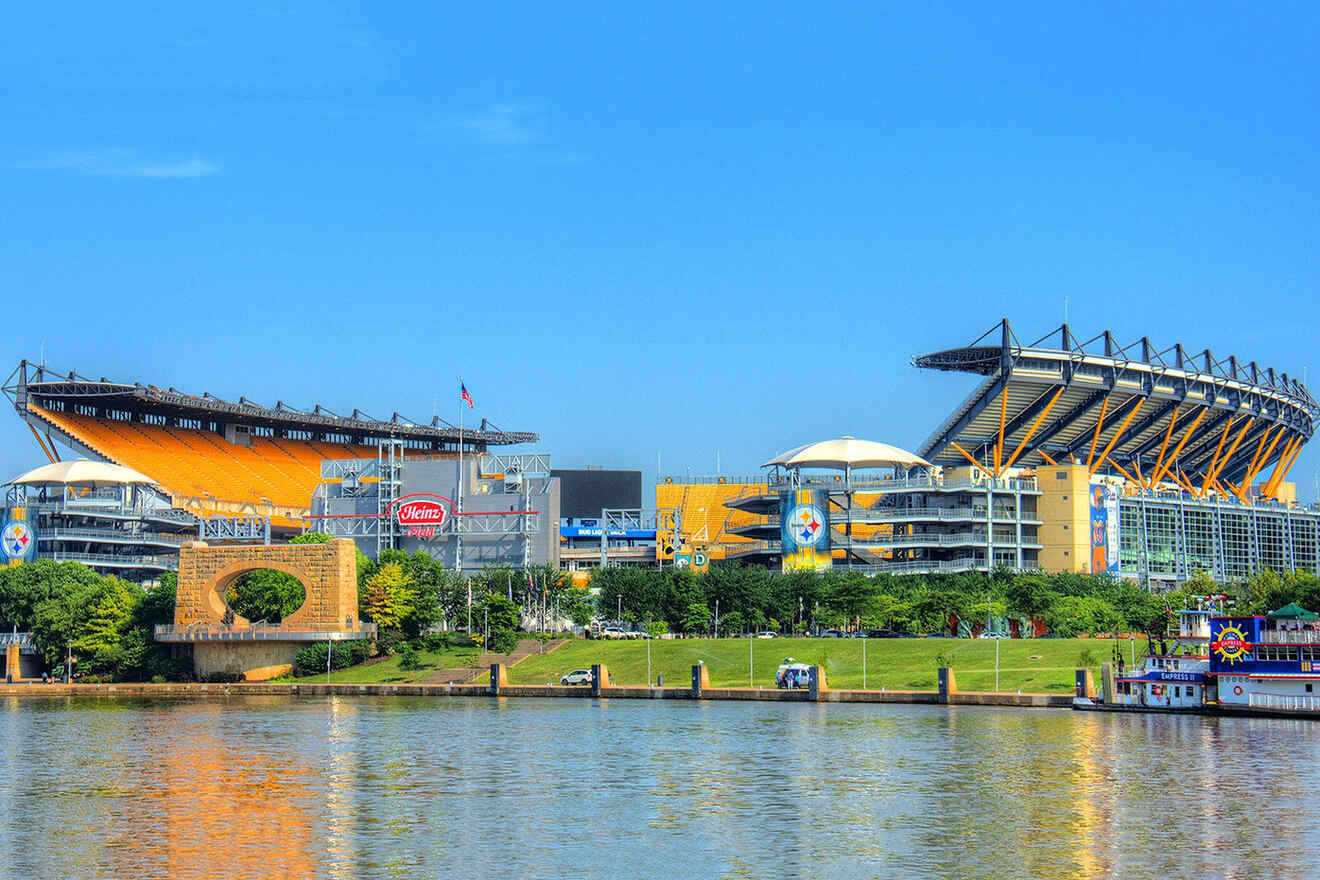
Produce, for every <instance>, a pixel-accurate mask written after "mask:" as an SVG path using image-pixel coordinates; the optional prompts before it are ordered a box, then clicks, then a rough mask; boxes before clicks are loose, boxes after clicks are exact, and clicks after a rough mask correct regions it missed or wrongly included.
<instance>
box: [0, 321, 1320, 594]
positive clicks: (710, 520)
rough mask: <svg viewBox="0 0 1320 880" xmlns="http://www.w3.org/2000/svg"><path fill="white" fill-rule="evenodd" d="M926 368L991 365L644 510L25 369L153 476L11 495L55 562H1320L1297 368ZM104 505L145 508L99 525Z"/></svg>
mask: <svg viewBox="0 0 1320 880" xmlns="http://www.w3.org/2000/svg"><path fill="white" fill-rule="evenodd" d="M913 363H914V365H915V366H917V367H919V368H922V369H934V370H942V371H955V372H965V373H969V374H971V375H973V376H977V377H980V378H979V381H978V382H977V383H976V385H975V387H974V388H973V389H972V390H971V393H970V394H969V395H968V396H967V397H966V398H965V399H964V400H963V401H962V402H961V403H959V404H958V406H957V407H955V408H954V409H953V410H952V411H951V412H950V413H949V415H948V416H947V417H946V418H944V419H943V420H942V421H941V422H940V424H939V425H938V426H937V427H936V428H935V430H934V431H933V432H932V433H931V434H930V436H929V437H928V438H927V439H926V440H925V441H924V442H923V443H922V444H921V445H920V446H918V447H917V448H916V449H915V451H912V452H907V451H905V450H902V449H898V448H896V447H892V446H887V445H885V444H876V443H869V442H868V441H860V440H854V439H853V438H839V439H837V440H828V441H824V442H822V443H818V444H810V445H809V446H806V447H799V448H797V449H793V450H789V451H788V452H785V453H782V454H781V455H779V456H776V457H775V458H773V459H771V460H769V461H767V462H766V465H765V469H764V472H763V473H762V474H758V475H754V476H744V477H725V476H715V477H698V478H695V479H692V478H689V479H681V478H676V477H668V478H662V479H660V480H658V482H657V486H656V494H655V504H654V507H647V508H645V509H644V508H643V507H642V505H641V501H640V492H639V491H635V483H636V482H639V481H640V476H639V475H638V474H637V472H635V471H634V472H603V471H602V472H596V471H592V470H587V471H568V472H555V471H552V470H551V468H550V460H549V456H547V455H544V454H539V453H510V452H507V451H497V452H495V451H492V450H493V449H497V448H498V447H503V446H511V445H516V444H525V443H530V442H533V441H535V440H536V439H537V437H536V435H535V434H531V433H525V432H510V431H504V430H501V429H499V428H497V427H495V426H494V425H492V424H490V423H489V422H488V421H487V420H482V422H481V423H480V425H479V426H477V427H476V428H464V427H462V426H455V425H452V424H449V423H447V422H443V421H442V420H440V419H438V418H433V419H432V420H431V421H430V423H418V422H415V421H412V420H410V419H407V418H405V417H404V416H401V415H400V414H399V413H397V412H396V413H394V414H393V415H392V416H391V417H390V418H389V419H376V418H373V417H371V416H368V415H367V414H365V413H364V412H362V411H361V410H356V409H355V410H353V412H352V413H351V414H349V415H342V416H341V415H338V414H336V413H333V412H331V411H329V410H328V409H326V408H325V407H323V406H319V405H318V406H315V407H313V408H312V409H310V410H299V409H296V408H294V407H290V406H288V405H287V404H285V403H284V402H283V401H279V402H277V403H276V404H275V405H274V406H265V405H261V404H257V403H254V402H253V401H251V400H248V399H247V398H244V397H240V398H239V399H238V401H237V402H235V401H230V400H224V399H221V398H219V397H216V396H214V395H211V394H209V393H204V394H202V395H200V396H197V395H191V394H185V393H183V392H180V391H178V390H176V389H174V388H168V389H161V388H159V387H157V386H154V385H143V384H140V383H131V384H130V383H120V382H113V381H111V380H108V379H104V378H102V379H95V380H93V379H89V378H87V377H84V376H81V375H79V374H77V373H68V374H57V373H55V372H53V371H51V370H49V369H47V368H45V367H43V366H36V365H33V364H30V363H28V362H26V361H24V362H21V363H20V364H19V365H18V367H17V368H15V370H14V371H13V372H12V373H11V374H10V376H9V379H8V380H7V381H6V382H5V383H4V392H5V393H6V395H7V396H8V397H9V399H10V401H11V403H12V404H13V405H14V407H15V410H16V412H17V413H18V414H19V416H20V417H21V418H22V419H23V420H24V421H25V422H26V423H27V424H28V426H29V427H30V428H31V430H32V433H33V435H34V437H35V438H36V440H37V442H38V444H39V445H40V447H41V449H42V450H43V452H44V453H45V454H46V456H47V457H48V458H49V459H50V460H51V462H52V463H56V462H59V461H60V453H59V447H60V446H64V447H68V448H71V449H73V450H74V451H75V453H77V454H79V455H84V456H87V457H90V458H92V459H95V460H97V461H101V462H108V463H111V464H114V465H119V466H122V467H125V468H130V469H132V470H133V471H136V472H138V473H140V474H141V475H144V476H145V477H146V478H147V479H148V480H149V481H150V483H149V484H142V483H133V484H131V485H130V488H128V489H125V488H122V487H121V489H119V490H115V491H118V496H117V497H118V500H117V501H116V500H115V499H112V498H111V497H110V495H112V494H114V491H112V490H111V489H109V488H108V487H104V486H102V487H96V486H90V487H89V486H83V487H73V488H72V489H70V487H69V486H68V485H65V486H64V487H63V488H59V489H56V487H55V486H54V485H53V484H52V485H48V486H46V487H45V488H44V489H41V490H38V491H37V496H36V500H35V501H34V496H33V495H32V490H31V489H30V488H22V489H20V488H18V487H17V486H16V485H15V486H11V487H10V489H9V490H8V491H9V493H10V496H9V498H10V505H9V507H10V510H9V516H8V519H9V520H10V521H12V520H13V519H14V517H15V509H16V508H19V507H22V506H24V505H26V507H27V508H32V509H38V508H33V507H32V505H33V504H37V505H50V504H54V503H56V502H58V503H59V504H60V505H62V507H61V508H60V509H59V510H55V509H54V508H51V509H49V510H46V509H44V508H42V509H41V510H40V513H41V515H42V516H47V517H48V518H47V519H46V520H42V519H40V518H38V519H37V520H28V521H27V525H26V526H22V527H16V528H17V530H18V531H22V529H23V528H32V527H35V528H37V529H38V530H48V531H49V533H48V534H47V536H46V538H44V539H42V538H38V544H39V546H40V548H42V552H45V553H49V554H51V555H60V554H63V555H64V556H69V554H77V553H97V554H106V555H120V556H134V557H141V558H144V559H145V558H146V557H148V556H153V555H154V556H160V557H163V558H167V557H169V556H170V554H171V553H172V552H176V551H172V550H171V547H170V544H171V543H172V541H173V539H174V538H175V537H177V536H181V535H182V534H183V533H184V532H185V531H186V530H187V529H188V528H193V527H195V528H196V530H197V533H198V534H199V535H201V536H203V537H207V538H209V539H218V540H225V539H230V540H243V539H247V540H254V539H259V538H262V537H265V536H268V535H269V534H270V532H271V531H272V530H273V532H274V533H275V534H276V536H279V535H281V534H283V535H290V534H292V533H294V532H297V531H301V530H304V529H309V528H312V529H319V530H324V531H328V532H330V533H331V534H335V535H342V536H347V537H351V538H353V539H354V540H356V541H357V543H358V546H359V547H360V548H361V549H362V550H363V551H364V552H366V553H368V554H369V555H376V554H378V553H380V552H381V551H382V550H385V549H390V548H397V549H403V550H409V551H413V550H424V551H425V552H428V553H430V554H431V555H433V556H435V557H436V558H439V559H442V560H444V561H446V562H447V563H449V564H452V565H454V566H456V567H458V568H460V569H465V570H470V569H474V568H480V567H482V566H484V565H488V564H510V565H514V566H520V565H527V564H538V563H542V564H551V565H560V564H562V565H565V566H567V567H589V566H592V565H594V564H602V563H604V564H642V565H651V564H659V565H664V564H673V565H692V566H694V567H697V568H700V567H702V566H703V565H705V564H706V563H707V562H708V561H709V560H712V559H729V560H739V561H743V562H748V563H754V564H764V565H768V566H771V567H776V568H788V569H792V568H801V567H811V568H818V569H819V568H825V567H829V568H839V567H842V568H847V569H853V570H860V571H864V572H895V573H902V572H912V573H916V572H942V571H967V570H980V571H989V570H991V569H993V568H996V567H1000V566H1007V567H1010V568H1015V569H1035V568H1040V569H1045V570H1049V571H1074V572H1109V573H1113V574H1116V575H1119V576H1122V577H1126V578H1131V579H1134V580H1138V581H1140V582H1142V583H1148V584H1151V585H1156V586H1158V585H1161V584H1166V583H1174V582H1178V581H1181V580H1184V579H1186V578H1187V577H1189V576H1190V575H1191V574H1192V573H1193V572H1195V571H1196V570H1198V569H1203V570H1205V571H1208V572H1210V573H1211V574H1213V575H1214V576H1215V577H1216V578H1218V579H1221V580H1236V579H1240V578H1243V577H1247V576H1249V575H1251V574H1252V573H1254V572H1258V571H1261V570H1263V569H1266V568H1269V569H1276V570H1284V569H1293V568H1298V569H1305V570H1308V571H1316V572H1317V573H1320V511H1318V510H1317V509H1316V508H1315V507H1302V506H1300V505H1298V504H1297V503H1296V489H1295V486H1294V485H1293V484H1292V483H1290V482H1289V481H1288V479H1287V477H1288V473H1289V469H1290V468H1291V466H1292V464H1293V462H1295V461H1296V459H1297V456H1298V455H1299V453H1300V451H1301V449H1302V447H1303V445H1304V444H1305V443H1306V442H1307V441H1308V440H1309V439H1310V438H1311V436H1312V433H1313V430H1314V421H1315V418H1316V415H1317V411H1318V409H1320V407H1318V406H1317V403H1316V401H1315V400H1314V399H1313V398H1312V397H1311V395H1310V394H1309V392H1308V391H1307V389H1306V388H1305V387H1304V386H1303V385H1302V383H1300V382H1298V381H1296V380H1295V379H1292V378H1290V377H1289V376H1288V375H1287V374H1286V373H1279V372H1276V371H1275V370H1274V369H1271V368H1261V367H1259V366H1258V365H1257V364H1256V363H1255V362H1245V363H1244V362H1241V361H1239V360H1238V359H1237V358H1236V357H1228V358H1226V359H1221V358H1219V357H1217V356H1216V355H1214V354H1213V353H1212V352H1211V351H1209V350H1208V349H1207V350H1202V351H1200V352H1195V353H1193V352H1190V351H1188V350H1186V349H1184V348H1183V346H1181V345H1173V346H1169V347H1167V348H1162V349H1160V348H1158V347H1157V346H1155V345H1153V344H1152V343H1151V342H1150V340H1149V339H1147V338H1142V339H1139V340H1137V341H1136V342H1133V343H1131V344H1129V345H1120V344H1119V343H1118V342H1117V341H1116V339H1115V337H1114V335H1113V334H1111V333H1109V332H1105V333H1101V334H1099V335H1097V336H1095V337H1092V338H1090V339H1087V340H1085V341H1082V340H1079V339H1078V337H1076V336H1075V335H1074V334H1073V333H1072V331H1071V329H1070V328H1069V327H1068V326H1066V325H1065V326H1063V327H1060V328H1059V329H1058V330H1057V331H1054V332H1053V333H1051V334H1048V335H1047V336H1045V337H1042V338H1041V339H1038V340H1035V341H1034V342H1031V343H1029V344H1022V343H1021V341H1020V340H1019V339H1018V338H1017V336H1016V335H1015V333H1014V331H1013V328H1012V327H1011V326H1010V324H1009V323H1008V321H1007V320H1004V321H1001V322H1000V323H999V324H997V325H996V326H995V327H994V328H993V329H992V330H991V331H990V332H988V333H987V334H984V335H983V336H982V337H980V338H979V339H977V340H975V341H973V342H972V343H971V344H969V345H965V346H960V347H958V348H951V349H946V350H943V351H939V352H935V353H932V354H928V355H923V356H920V357H917V358H915V359H914V361H913ZM565 487H568V488H567V489H566V488H565ZM42 492H44V493H45V495H44V496H42V495H41V493H42ZM57 494H58V496H59V497H58V498H56V497H55V496H56V495H57ZM101 495H104V496H105V497H103V498H102V497H100V496H101ZM92 500H96V501H98V502H105V505H103V506H105V507H106V509H109V507H110V506H113V505H112V504H111V503H110V502H114V504H118V505H120V509H119V510H118V512H119V513H123V514H129V513H131V514H132V515H133V516H134V517H137V518H136V519H132V518H128V517H121V519H120V522H122V523H124V524H123V525H120V524H115V523H112V522H111V521H110V520H109V519H107V517H106V516H99V517H93V514H92V513H91V512H90V511H89V510H88V507H89V503H88V502H90V501H92ZM20 502H21V503H20ZM597 506H600V508H601V509H600V511H599V516H598V515H597ZM143 511H146V512H147V513H149V514H150V517H146V516H144V515H143ZM162 511H169V513H168V514H162V513H161V512H162ZM162 515H165V516H167V518H168V519H169V523H170V524H169V525H161V524H160V523H161V520H160V516H162ZM597 520H598V521H597ZM257 523H260V524H262V528H258V527H257V526H256V525H255V524H257ZM813 524H814V525H813ZM7 525H8V523H7ZM816 528H819V529H821V531H820V532H819V533H818V534H819V537H815V535H816V534H817V533H816V532H814V531H813V529H816ZM803 529H805V530H806V532H804V531H803ZM96 530H99V531H100V532H118V533H127V534H131V535H134V536H140V537H146V538H149V539H150V540H147V541H138V542H137V543H133V542H132V541H128V540H126V538H125V534H91V531H96ZM75 533H78V535H77V536H75ZM166 537H169V538H170V539H171V540H170V541H167V540H166ZM57 538H58V540H57ZM83 539H85V540H84V541H83V543H81V544H79V543H78V541H79V540H83ZM99 539H105V541H106V542H108V543H96V542H97V540H99ZM153 542H155V543H153ZM158 545H159V546H158ZM593 545H598V546H593ZM597 551H599V552H597ZM70 558H72V557H70ZM107 564H108V565H111V566H112V567H116V566H117V567H120V568H121V569H123V570H127V571H132V572H134V573H135V574H136V575H138V576H141V577H149V576H150V575H151V572H152V571H155V570H157V569H156V568H154V567H153V566H154V563H153V566H147V565H144V566H141V567H139V568H138V569H136V570H135V569H132V568H131V567H125V566H122V565H118V564H117V563H113V562H112V563H107ZM165 567H169V566H168V563H166V565H165Z"/></svg>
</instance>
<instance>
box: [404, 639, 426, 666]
mask: <svg viewBox="0 0 1320 880" xmlns="http://www.w3.org/2000/svg"><path fill="white" fill-rule="evenodd" d="M399 668H400V669H404V670H413V669H421V668H422V658H421V657H420V656H419V655H418V654H417V651H416V650H414V649H413V646H412V645H409V644H406V643H405V644H404V646H403V647H402V648H400V649H399Z"/></svg>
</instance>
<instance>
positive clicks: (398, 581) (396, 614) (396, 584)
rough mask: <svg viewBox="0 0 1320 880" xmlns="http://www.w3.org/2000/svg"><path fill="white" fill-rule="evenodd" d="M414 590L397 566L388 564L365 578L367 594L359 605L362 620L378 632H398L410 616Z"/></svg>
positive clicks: (394, 563) (405, 573)
mask: <svg viewBox="0 0 1320 880" xmlns="http://www.w3.org/2000/svg"><path fill="white" fill-rule="evenodd" d="M412 600H413V590H412V584H411V582H410V581H409V580H408V574H407V572H405V571H404V569H403V566H402V565H400V564H399V563H397V562H389V563H386V564H385V565H382V566H380V569H379V570H378V571H377V572H376V573H375V574H373V575H371V577H369V578H367V583H366V590H365V593H364V595H363V596H362V597H361V599H360V600H359V602H358V605H359V611H360V614H361V616H362V617H363V618H365V619H367V620H370V621H372V622H373V623H375V624H376V626H378V627H379V628H380V629H398V628H399V625H400V622H401V621H403V620H404V619H406V618H407V617H408V615H409V614H410V613H411V612H412Z"/></svg>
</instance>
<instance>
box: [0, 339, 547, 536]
mask: <svg viewBox="0 0 1320 880" xmlns="http://www.w3.org/2000/svg"><path fill="white" fill-rule="evenodd" d="M3 390H4V392H5V394H6V396H8V397H9V399H10V401H11V402H12V403H13V405H14V408H15V409H16V410H17V412H18V414H19V416H20V417H21V418H23V419H24V421H26V422H27V423H28V425H29V427H30V428H31V429H32V433H33V435H34V436H35V437H36V438H37V442H38V443H39V444H40V445H41V447H42V451H43V452H45V454H46V455H47V457H49V458H50V459H51V460H52V461H55V460H57V459H58V457H59V452H58V449H57V448H56V441H58V442H59V443H62V444H64V445H65V446H68V447H69V448H71V449H74V450H76V451H78V452H79V453H82V454H85V455H89V456H91V457H94V458H98V459H102V460H106V461H112V462H115V463H116V464H121V465H124V466H126V467H130V468H133V469H134V470H137V471H140V472H142V473H144V474H146V475H147V476H149V477H151V478H152V479H154V480H156V481H157V482H158V483H159V484H160V485H161V487H162V488H164V489H165V490H166V491H167V492H169V493H170V494H171V496H172V497H173V499H174V503H175V506H177V507H181V508H183V509H185V510H189V511H192V512H193V513H196V514H198V515H211V514H216V513H224V514H244V515H251V514H256V515H261V516H270V517H272V518H273V521H274V522H276V523H282V524H285V525H290V526H293V525H298V526H300V525H301V524H302V523H301V520H302V517H304V516H305V515H306V514H307V510H308V505H309V503H310V501H311V496H312V493H313V491H314V490H315V489H316V485H317V483H318V482H319V481H320V463H321V461H322V460H323V459H327V458H370V459H373V460H374V459H375V458H376V455H377V447H376V444H377V442H378V441H379V440H382V439H387V438H389V439H398V440H402V441H403V442H404V444H405V446H406V447H407V448H409V449H410V450H416V451H417V453H418V454H421V455H427V454H431V455H437V456H443V455H447V454H456V453H457V452H458V449H459V446H460V444H461V446H462V448H463V449H464V450H465V451H467V452H471V453H480V452H483V451H485V450H486V449H487V448H488V447H490V446H500V445H510V444H515V443H528V442H532V441H535V440H536V439H537V435H535V434H531V433H525V432H510V431H503V430H499V429H496V428H493V427H492V426H491V425H490V424H489V423H488V422H487V421H486V420H484V419H483V420H482V423H481V425H480V427H478V428H475V429H473V428H465V429H463V430H461V431H460V429H459V428H457V427H455V426H453V425H449V424H447V423H441V421H440V420H439V419H432V421H431V423H430V424H418V423H416V422H412V421H409V420H408V419H406V418H404V417H402V416H400V415H399V413H397V412H396V413H394V414H393V416H392V417H391V418H390V419H389V420H388V421H386V420H380V419H373V418H372V417H370V416H368V415H366V414H365V413H363V412H361V411H360V410H356V409H355V410H354V411H353V413H352V415H350V416H340V415H337V414H336V413H333V412H331V411H329V410H327V409H326V408H325V407H322V406H319V405H318V406H316V407H315V408H314V409H313V410H311V411H310V412H304V411H302V410H298V409H294V408H293V407H290V406H288V405H287V404H285V403H284V402H283V401H280V402H278V403H276V405H275V406H274V407H267V406H262V405H260V404H257V403H253V402H252V401H250V400H248V399H246V398H244V397H240V398H239V400H238V402H237V403H235V402H232V401H228V400H223V399H221V398H218V397H216V396H214V395H212V394H209V393H208V394H203V395H202V396H200V397H198V396H196V395H192V394H184V393H183V392H180V391H177V390H176V389H174V388H170V389H168V390H162V389H160V388H158V387H156V386H154V385H143V384H140V383H134V384H126V383H120V382H112V381H110V380H108V379H104V378H102V379H95V380H94V379H88V378H86V377H84V376H80V375H78V374H77V373H76V372H71V373H68V374H64V375H60V374H56V373H53V372H52V371H50V370H48V369H46V368H43V367H39V366H35V365H33V364H30V363H29V362H27V361H22V362H20V363H19V365H18V367H16V368H15V369H14V371H13V372H12V373H11V374H10V376H9V378H8V380H6V382H5V384H4V389H3Z"/></svg>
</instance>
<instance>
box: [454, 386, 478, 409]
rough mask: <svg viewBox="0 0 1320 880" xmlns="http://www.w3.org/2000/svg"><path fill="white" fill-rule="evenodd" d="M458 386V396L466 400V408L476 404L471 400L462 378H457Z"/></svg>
mask: <svg viewBox="0 0 1320 880" xmlns="http://www.w3.org/2000/svg"><path fill="white" fill-rule="evenodd" d="M458 387H459V389H460V393H459V395H458V397H459V399H460V400H465V401H467V405H468V409H472V408H473V407H474V406H476V404H475V403H473V402H472V395H471V394H469V393H468V390H467V386H466V385H464V384H463V380H462V379H459V380H458Z"/></svg>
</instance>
